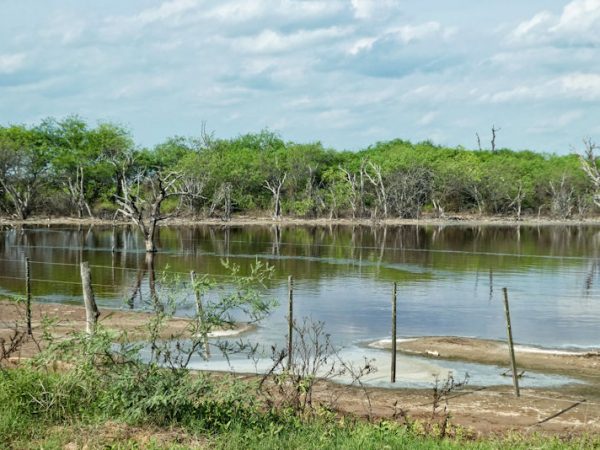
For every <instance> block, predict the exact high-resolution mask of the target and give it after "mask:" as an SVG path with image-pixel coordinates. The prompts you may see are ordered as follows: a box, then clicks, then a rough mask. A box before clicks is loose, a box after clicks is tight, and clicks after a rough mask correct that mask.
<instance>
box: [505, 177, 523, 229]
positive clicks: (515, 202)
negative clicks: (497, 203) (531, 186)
mask: <svg viewBox="0 0 600 450" xmlns="http://www.w3.org/2000/svg"><path fill="white" fill-rule="evenodd" d="M524 199H525V191H523V183H521V182H520V181H519V183H518V184H517V192H516V194H515V196H514V197H512V198H509V200H510V203H509V205H508V207H509V208H512V209H513V210H514V211H515V214H516V216H517V217H516V219H517V220H521V212H522V209H523V200H524Z"/></svg>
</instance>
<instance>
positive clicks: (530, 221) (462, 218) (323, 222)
mask: <svg viewBox="0 0 600 450" xmlns="http://www.w3.org/2000/svg"><path fill="white" fill-rule="evenodd" d="M130 223H131V222H127V221H122V220H118V221H112V220H102V219H89V218H86V219H76V218H71V217H32V218H30V219H27V220H15V219H11V218H7V217H4V218H2V217H0V225H46V226H48V225H82V226H89V225H128V224H130ZM169 225H185V226H190V225H215V226H250V225H260V226H265V225H280V226H284V227H285V226H331V225H364V226H381V225H389V226H394V225H437V226H447V225H466V226H480V225H497V226H514V225H528V226H545V225H600V218H599V217H594V218H586V219H572V220H560V219H554V218H551V217H543V216H542V217H537V216H530V217H523V218H522V219H521V220H519V221H517V220H515V219H514V218H511V217H506V216H479V215H473V214H460V215H458V214H457V215H449V216H447V217H444V218H436V217H432V216H423V217H421V218H419V219H385V220H381V219H380V220H371V219H358V220H352V219H345V218H344V219H326V218H322V219H298V218H288V217H284V218H282V219H280V220H273V219H272V218H271V217H265V216H235V217H233V218H232V219H231V220H230V221H228V222H225V221H223V220H220V219H206V218H198V219H195V218H172V219H168V220H165V221H164V222H161V226H169Z"/></svg>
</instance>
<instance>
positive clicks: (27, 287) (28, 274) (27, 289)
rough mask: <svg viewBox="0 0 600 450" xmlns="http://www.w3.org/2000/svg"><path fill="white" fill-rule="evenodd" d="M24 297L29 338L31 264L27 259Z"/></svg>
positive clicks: (30, 330) (31, 332)
mask: <svg viewBox="0 0 600 450" xmlns="http://www.w3.org/2000/svg"><path fill="white" fill-rule="evenodd" d="M25 297H26V309H27V311H26V314H27V334H28V335H29V336H31V335H32V334H33V331H32V329H31V263H30V261H29V258H25Z"/></svg>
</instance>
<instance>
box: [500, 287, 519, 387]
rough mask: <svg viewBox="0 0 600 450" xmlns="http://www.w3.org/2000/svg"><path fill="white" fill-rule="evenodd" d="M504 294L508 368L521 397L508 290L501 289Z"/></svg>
mask: <svg viewBox="0 0 600 450" xmlns="http://www.w3.org/2000/svg"><path fill="white" fill-rule="evenodd" d="M502 292H503V293H504V313H505V314H506V331H507V333H508V351H509V352H510V366H511V369H512V375H513V384H514V386H515V394H516V396H517V397H520V396H521V393H520V392H519V374H518V373H517V362H516V360H515V348H514V345H513V337H512V327H511V325H510V310H509V307H508V289H506V288H502Z"/></svg>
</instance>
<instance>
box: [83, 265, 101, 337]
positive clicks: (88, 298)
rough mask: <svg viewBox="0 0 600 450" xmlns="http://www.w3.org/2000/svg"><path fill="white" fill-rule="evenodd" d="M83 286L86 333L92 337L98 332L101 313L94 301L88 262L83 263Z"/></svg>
mask: <svg viewBox="0 0 600 450" xmlns="http://www.w3.org/2000/svg"><path fill="white" fill-rule="evenodd" d="M81 284H82V286H83V303H84V304H85V322H86V324H85V331H86V333H87V334H88V335H89V336H91V335H93V334H94V333H95V332H96V325H97V324H98V317H100V311H98V306H97V305H96V300H95V299H94V290H93V289H92V272H91V271H90V265H89V264H88V262H87V261H85V262H81Z"/></svg>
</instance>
